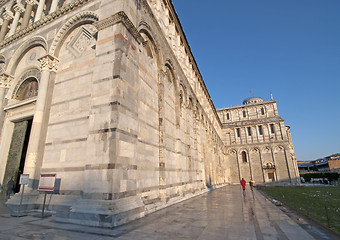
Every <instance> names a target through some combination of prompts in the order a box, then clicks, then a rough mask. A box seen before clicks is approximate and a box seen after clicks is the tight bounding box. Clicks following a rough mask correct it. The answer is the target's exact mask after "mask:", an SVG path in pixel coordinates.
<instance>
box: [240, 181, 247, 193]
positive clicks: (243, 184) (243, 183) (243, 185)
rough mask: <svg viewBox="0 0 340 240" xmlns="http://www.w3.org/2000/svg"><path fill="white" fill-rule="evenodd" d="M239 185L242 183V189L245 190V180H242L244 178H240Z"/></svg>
mask: <svg viewBox="0 0 340 240" xmlns="http://www.w3.org/2000/svg"><path fill="white" fill-rule="evenodd" d="M241 185H242V188H243V191H245V190H246V180H244V178H242V180H241Z"/></svg>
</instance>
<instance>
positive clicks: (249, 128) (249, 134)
mask: <svg viewBox="0 0 340 240" xmlns="http://www.w3.org/2000/svg"><path fill="white" fill-rule="evenodd" d="M247 129H248V136H251V127H248V128H247Z"/></svg>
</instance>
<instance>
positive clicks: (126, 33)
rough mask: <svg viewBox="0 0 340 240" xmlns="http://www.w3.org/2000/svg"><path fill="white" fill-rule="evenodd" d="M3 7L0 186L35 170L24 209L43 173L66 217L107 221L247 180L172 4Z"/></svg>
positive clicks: (123, 0)
mask: <svg viewBox="0 0 340 240" xmlns="http://www.w3.org/2000/svg"><path fill="white" fill-rule="evenodd" d="M1 4H2V5H1V8H0V14H1V20H0V24H1V30H0V65H1V68H0V70H1V76H0V109H1V112H0V127H1V135H0V182H1V183H2V184H3V186H5V191H6V184H7V182H9V181H10V180H11V179H13V181H14V185H15V192H18V191H19V187H18V180H19V176H20V174H21V173H24V174H29V182H28V186H27V187H26V188H25V193H24V199H23V205H22V208H23V210H25V211H29V210H34V209H37V208H40V209H41V206H42V201H43V197H42V196H43V194H40V193H39V191H37V186H38V184H39V179H40V175H41V174H44V173H54V174H56V176H57V179H56V185H55V192H54V194H53V195H50V197H49V198H50V200H49V210H51V211H53V212H55V214H56V219H57V221H61V222H71V223H78V224H85V225H92V226H104V227H112V226H117V225H119V224H122V223H124V222H127V221H131V220H133V219H136V218H139V217H142V216H144V215H145V214H148V213H150V212H153V211H155V210H157V209H160V208H162V207H165V206H167V205H169V204H173V203H175V202H178V201H181V200H183V199H186V198H189V197H192V196H195V195H197V194H200V193H202V192H204V191H206V190H207V189H208V188H209V187H214V186H218V185H222V184H226V183H232V182H238V179H237V176H236V175H237V170H236V169H237V168H235V166H234V165H235V163H236V162H235V161H234V160H233V159H232V153H233V151H235V152H236V153H237V154H238V153H239V150H238V149H234V150H232V148H231V145H230V144H227V142H228V140H227V137H226V136H227V132H226V131H227V129H226V128H225V127H224V126H225V124H227V123H223V124H222V123H221V120H220V118H219V117H218V114H217V111H216V109H215V107H214V105H213V103H212V101H211V98H210V96H209V93H208V91H207V88H206V86H205V84H204V81H203V79H202V76H201V74H200V72H199V69H198V67H197V65H196V62H195V59H194V57H193V55H192V52H191V50H190V47H189V45H188V43H187V40H186V37H185V35H184V33H183V30H182V28H181V25H180V23H179V20H178V17H177V15H176V12H175V10H174V7H173V5H172V3H171V1H170V0H115V1H113V0H65V1H64V0H40V1H39V2H38V1H35V0H22V1H2V2H1ZM280 146H281V145H280ZM280 146H279V147H280ZM283 147H285V146H283ZM261 151H262V150H261ZM230 152H231V153H230ZM284 152H285V151H284ZM236 153H235V154H236ZM247 154H248V152H247ZM248 158H249V159H252V157H251V156H250V157H248ZM275 164H276V165H275V167H277V168H278V167H279V165H277V164H278V163H277V161H276V162H275ZM240 169H241V167H240ZM242 169H243V168H242ZM261 169H262V168H261V167H260V168H259V170H256V171H259V172H261ZM242 171H244V170H242ZM235 174H236V175H235ZM256 174H257V173H256ZM256 174H255V170H254V178H255V179H256V178H257V176H258V175H256ZM277 174H278V172H277ZM280 174H281V173H280ZM289 174H291V173H289ZM289 174H288V175H287V174H286V175H284V173H282V177H281V175H279V174H278V176H277V177H275V180H281V179H282V180H283V179H284V178H287V177H288V176H292V175H289ZM19 199H20V194H15V195H14V196H12V197H11V199H10V200H9V201H8V202H7V204H8V206H9V207H10V208H11V209H12V211H17V210H18V204H19V202H20V201H19Z"/></svg>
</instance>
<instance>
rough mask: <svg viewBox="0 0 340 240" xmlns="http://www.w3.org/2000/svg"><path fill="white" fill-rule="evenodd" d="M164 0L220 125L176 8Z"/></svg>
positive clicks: (167, 0)
mask: <svg viewBox="0 0 340 240" xmlns="http://www.w3.org/2000/svg"><path fill="white" fill-rule="evenodd" d="M166 2H167V5H168V6H169V10H170V13H171V15H172V16H173V19H174V22H175V25H176V26H177V27H178V28H179V29H178V33H179V35H180V37H181V38H182V39H183V40H184V41H183V44H184V45H185V49H186V52H187V54H188V57H189V62H190V63H192V66H193V69H194V72H195V73H196V74H197V79H198V82H199V83H200V85H201V87H202V89H203V91H204V93H205V95H206V98H207V100H208V102H209V104H210V106H211V107H212V111H213V112H214V114H215V116H216V120H217V122H218V123H219V124H220V126H221V127H222V122H221V121H220V119H219V117H218V115H217V111H216V107H215V105H214V103H213V101H212V99H211V96H210V94H209V91H208V88H207V86H206V85H205V83H204V80H203V77H202V74H201V72H200V70H199V68H198V65H197V63H196V60H195V58H194V55H193V53H192V51H191V48H190V45H189V43H188V40H187V38H186V36H185V34H184V30H183V28H182V25H181V23H180V21H179V18H178V15H177V13H176V10H175V8H174V6H173V3H172V1H171V0H166Z"/></svg>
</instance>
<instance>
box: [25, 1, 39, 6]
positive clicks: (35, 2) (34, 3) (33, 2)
mask: <svg viewBox="0 0 340 240" xmlns="http://www.w3.org/2000/svg"><path fill="white" fill-rule="evenodd" d="M25 2H26V3H27V4H28V5H32V6H33V5H36V4H38V2H37V1H36V0H25Z"/></svg>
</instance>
